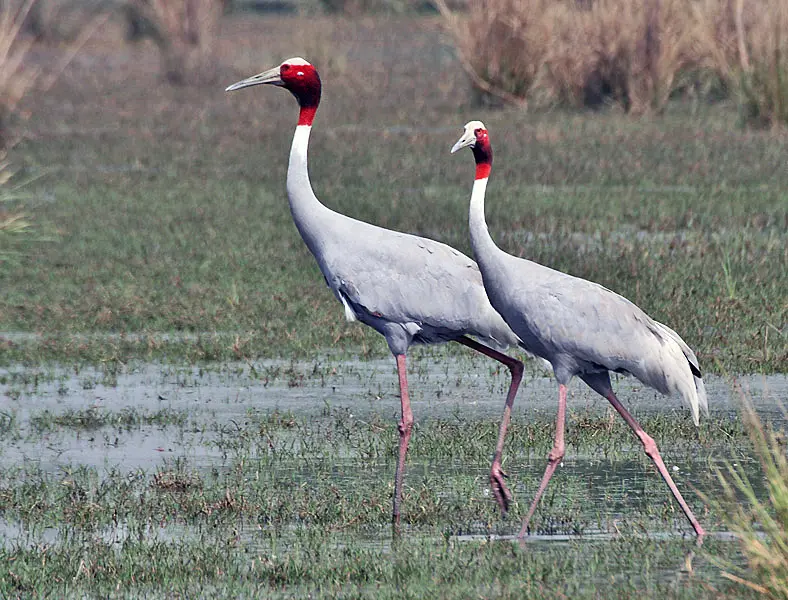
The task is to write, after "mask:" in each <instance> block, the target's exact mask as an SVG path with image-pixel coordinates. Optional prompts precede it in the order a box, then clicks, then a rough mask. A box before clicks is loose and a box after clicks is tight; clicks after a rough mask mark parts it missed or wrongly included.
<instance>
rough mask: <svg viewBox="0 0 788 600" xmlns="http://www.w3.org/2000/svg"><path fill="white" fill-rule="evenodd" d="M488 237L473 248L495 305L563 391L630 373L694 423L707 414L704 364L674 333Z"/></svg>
mask: <svg viewBox="0 0 788 600" xmlns="http://www.w3.org/2000/svg"><path fill="white" fill-rule="evenodd" d="M485 232H486V227H485ZM485 232H480V231H479V230H478V227H477V228H476V231H472V234H471V240H472V246H473V250H474V254H475V255H476V257H477V258H478V260H479V264H480V266H481V271H482V276H483V280H484V285H485V289H486V290H487V294H488V296H489V298H490V302H491V303H492V305H493V307H494V308H495V309H496V310H497V311H498V312H499V313H501V315H503V316H504V319H505V320H506V322H507V323H508V324H509V326H510V327H511V328H512V329H513V330H514V331H515V332H516V333H517V335H518V336H519V338H520V340H521V343H522V346H523V348H525V349H526V350H527V351H529V352H531V353H533V354H536V355H537V356H540V357H542V358H544V359H546V360H547V361H549V362H550V364H551V365H552V366H553V370H554V372H555V376H556V379H557V380H558V382H559V383H563V384H568V383H569V381H570V380H571V379H572V377H573V376H575V375H577V376H579V377H581V378H583V379H584V380H586V381H587V383H589V385H591V386H592V387H594V385H592V384H591V383H590V382H592V381H597V380H598V376H599V375H606V374H607V372H608V371H614V372H617V373H628V374H631V375H634V376H635V377H637V378H638V379H639V380H640V381H642V382H643V383H645V384H646V385H648V386H650V387H653V388H654V389H656V390H658V391H660V392H662V393H663V394H666V395H673V394H678V395H680V396H681V397H682V398H684V399H685V401H686V402H687V404H688V406H689V407H690V409H691V410H692V412H693V419H694V420H695V422H696V423H697V419H698V407H700V408H702V409H703V410H704V411H706V412H708V405H707V402H706V394H705V391H704V389H703V382H702V380H701V379H700V378H699V377H696V376H695V375H694V373H697V374H700V367H699V365H698V359H697V358H696V356H695V353H694V352H693V351H692V350H691V349H690V348H689V346H687V344H685V343H684V341H683V340H682V339H681V338H680V337H679V335H678V334H677V333H676V332H675V331H673V330H672V329H671V328H670V327H668V326H666V325H663V324H662V323H659V322H657V321H655V320H653V319H652V318H651V317H649V316H648V315H647V314H646V313H645V312H643V311H642V310H641V309H640V308H638V307H637V306H636V305H635V304H633V303H632V302H630V301H629V300H627V299H626V298H624V297H623V296H620V295H618V294H616V293H615V292H612V291H610V290H608V289H607V288H605V287H603V286H601V285H599V284H596V283H593V282H591V281H587V280H585V279H580V278H578V277H573V276H571V275H567V274H566V273H561V272H560V271H555V270H553V269H550V268H549V267H545V266H543V265H540V264H538V263H535V262H532V261H529V260H526V259H522V258H517V257H514V256H512V255H510V254H507V253H505V252H503V251H502V250H500V249H499V248H497V247H495V245H494V244H491V242H492V240H491V239H489V234H488V235H487V237H488V239H487V240H485V236H484V233H485ZM693 371H694V373H693ZM603 395H604V394H603ZM694 398H697V401H695V400H694Z"/></svg>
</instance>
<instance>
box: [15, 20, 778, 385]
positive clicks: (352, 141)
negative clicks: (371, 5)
mask: <svg viewBox="0 0 788 600" xmlns="http://www.w3.org/2000/svg"><path fill="white" fill-rule="evenodd" d="M273 21H274V23H275V25H276V26H275V27H274V32H273V33H272V35H271V38H270V39H267V43H270V44H271V46H272V47H274V48H277V50H276V52H273V51H270V50H269V51H266V52H256V51H255V50H254V47H255V44H256V42H255V38H254V32H255V31H256V28H255V27H258V28H259V27H260V26H263V24H264V23H263V21H260V23H257V24H255V21H254V19H247V20H243V21H241V20H239V21H232V20H230V21H229V22H228V25H227V26H226V28H225V32H224V35H223V44H224V45H223V46H222V47H221V48H220V50H221V52H220V53H219V54H220V55H221V56H222V57H223V59H222V60H223V61H224V62H225V63H226V67H225V71H226V81H227V82H230V81H233V80H235V79H236V78H237V77H238V76H239V75H248V74H249V73H253V72H256V71H258V70H260V69H262V68H264V67H267V66H269V64H275V62H276V61H278V60H279V57H281V56H287V55H289V54H293V53H300V52H301V51H302V48H301V46H299V48H297V49H296V48H294V47H293V42H292V38H293V37H294V36H295V37H296V38H298V37H299V36H301V37H304V36H305V35H306V34H305V33H303V32H302V31H301V29H300V28H302V27H303V26H304V22H303V21H301V20H298V19H281V18H280V19H278V20H277V19H274V20H273ZM318 21H319V20H318ZM435 23H437V21H434V20H429V19H417V20H414V19H410V20H408V19H400V20H387V19H383V20H380V21H379V22H370V21H365V22H333V21H326V22H323V23H320V22H319V23H317V24H316V25H314V27H315V32H323V33H321V34H320V35H318V34H317V33H315V38H316V39H317V40H318V41H320V42H321V43H322V44H326V45H330V46H329V47H331V48H332V50H331V53H330V54H328V55H327V51H326V48H325V47H324V46H318V47H317V48H313V50H314V53H315V54H316V55H318V64H320V62H319V61H320V60H321V59H322V60H323V62H326V63H327V64H329V65H333V66H329V67H327V68H326V69H324V70H323V75H324V80H325V93H324V97H325V102H324V106H323V107H322V108H321V112H320V113H319V115H318V120H317V123H316V130H315V132H314V135H313V147H312V153H311V160H312V176H313V181H314V185H315V188H316V190H317V193H318V195H319V196H320V197H321V198H322V199H323V200H324V201H325V202H326V204H328V205H329V206H332V207H334V208H336V209H338V210H340V211H342V212H345V213H348V214H351V215H353V216H355V217H358V218H361V219H365V220H369V221H372V222H375V223H377V224H380V225H383V226H386V227H390V228H393V229H399V230H403V231H410V232H415V233H418V234H422V235H426V236H429V237H433V238H436V239H440V240H443V241H446V242H448V243H450V244H453V245H455V246H456V247H458V248H460V249H462V250H464V251H466V252H469V242H468V236H467V204H468V197H469V190H470V182H471V168H472V167H471V165H470V164H469V162H470V159H469V158H468V157H465V156H459V157H457V156H450V155H449V154H448V150H447V149H448V148H449V146H450V145H451V143H452V141H453V140H454V138H455V137H456V135H457V132H458V131H459V128H460V127H461V125H462V124H463V123H464V122H465V121H467V120H468V119H470V118H472V117H475V118H482V119H484V120H485V121H486V122H487V125H488V127H489V128H490V130H491V132H492V135H493V136H494V137H495V143H496V146H495V147H496V170H495V173H494V175H493V182H492V184H491V187H490V191H489V208H488V216H489V222H490V227H491V230H492V231H493V234H494V236H495V237H496V239H498V240H499V242H500V243H501V245H502V246H503V247H504V248H506V249H507V250H509V251H511V252H513V253H515V254H519V255H522V256H528V257H531V258H534V259H536V260H539V261H541V262H543V263H545V264H548V265H551V266H553V267H556V268H559V269H562V270H565V271H567V272H570V273H573V274H575V275H579V276H583V277H587V278H590V279H594V280H596V281H599V282H600V283H602V284H604V285H606V286H607V287H610V288H611V289H614V290H616V291H618V292H620V293H622V294H624V295H625V296H627V297H629V298H630V299H632V300H633V301H635V302H636V303H638V304H639V305H641V306H642V307H643V308H644V309H645V310H646V311H647V312H649V313H650V314H652V315H653V316H654V317H656V318H657V319H659V320H662V321H664V322H666V323H669V324H670V325H671V326H672V327H674V328H675V329H676V330H677V331H679V332H680V333H681V334H682V335H683V336H684V337H685V339H686V340H687V341H688V342H689V343H690V344H691V345H692V346H693V347H694V348H696V349H697V350H698V352H699V356H700V358H701V362H702V364H703V365H704V367H705V368H706V369H711V370H716V371H720V370H722V371H725V370H730V371H744V372H759V371H763V372H784V371H786V370H787V369H788V344H787V343H786V338H785V332H784V322H785V320H786V310H787V307H786V303H785V298H784V293H783V291H784V290H785V289H786V287H788V280H787V279H786V277H788V276H787V275H786V270H785V269H784V268H782V265H783V264H785V258H786V256H785V248H786V246H787V245H788V244H786V237H785V236H786V234H785V232H786V223H788V213H786V206H788V201H786V192H785V190H786V189H788V169H786V168H785V155H786V138H785V137H784V136H781V135H780V134H779V133H777V132H751V131H744V130H740V129H738V128H737V127H736V126H735V125H733V122H734V121H735V109H733V108H726V107H725V106H716V107H713V108H704V107H695V108H693V107H692V106H689V105H677V106H675V107H674V108H673V109H672V112H671V111H669V112H668V114H667V115H666V116H665V117H664V118H662V119H660V120H659V121H653V122H651V121H634V120H630V119H629V118H627V117H625V116H623V115H620V114H616V113H615V112H613V113H607V114H604V113H603V114H592V115H578V114H572V113H560V112H554V113H533V114H526V113H520V112H516V111H490V110H487V109H479V108H473V107H472V106H471V105H470V94H469V93H468V91H467V89H465V87H464V85H465V84H464V79H463V75H462V73H461V70H460V68H459V66H458V65H457V64H456V63H455V62H454V60H453V59H452V58H451V55H450V54H447V53H446V52H445V48H444V47H443V46H442V45H441V43H440V38H439V36H438V35H437V34H436V33H435V31H434V25H435ZM265 26H266V27H270V26H271V25H270V21H269V20H266V21H265ZM310 27H311V25H310ZM406 29H407V33H406V31H405V30H406ZM325 32H328V33H325ZM288 35H289V36H290V37H288ZM405 35H407V36H409V39H411V40H412V44H411V45H409V46H408V47H407V48H403V47H402V45H401V44H400V43H399V40H401V39H402V36H405ZM113 36H114V34H112V33H111V32H110V33H108V34H107V39H97V40H94V41H93V42H91V43H90V44H88V46H87V47H86V49H85V50H83V54H82V55H81V57H82V58H81V59H79V60H77V61H76V62H75V63H74V64H73V65H72V66H71V67H70V71H69V76H68V77H65V78H64V80H63V81H62V82H61V83H59V84H58V85H57V86H56V87H55V88H54V89H53V90H52V92H50V93H49V94H48V95H46V96H44V97H39V98H35V97H33V98H30V99H29V102H30V103H31V105H30V109H31V110H32V111H33V112H34V114H36V115H38V117H37V119H36V121H35V122H31V132H30V134H29V136H28V138H27V139H26V140H25V141H23V142H22V143H20V144H19V146H18V147H17V148H16V149H15V152H14V156H13V160H14V161H15V163H18V164H19V165H24V166H25V169H26V172H27V174H28V175H31V176H40V175H43V176H42V177H39V178H38V179H36V180H35V181H34V182H33V183H31V184H30V185H29V186H27V187H26V191H27V192H28V193H29V194H28V197H31V196H32V199H29V200H27V201H25V202H24V206H23V207H20V208H24V210H25V211H26V214H29V215H34V217H35V219H34V224H35V235H34V236H32V237H34V238H35V240H36V241H30V240H28V241H25V240H16V239H13V238H12V239H5V240H4V241H3V243H4V244H6V245H9V247H8V248H3V249H0V251H1V252H3V253H10V252H12V253H13V255H14V256H15V257H21V258H18V259H17V260H15V261H13V262H9V261H7V262H5V263H3V265H2V286H3V292H4V293H3V295H2V297H0V331H6V332H29V333H35V334H37V337H32V338H31V337H27V338H25V337H24V336H22V337H19V336H16V337H7V338H5V339H4V340H3V342H2V358H0V360H3V361H4V362H9V361H17V360H23V361H28V362H37V361H40V360H47V359H55V360H67V361H68V360H72V359H73V360H88V361H99V360H101V361H106V360H114V359H116V360H120V361H126V360H128V359H130V358H134V357H142V358H154V359H162V358H165V359H181V358H187V359H189V360H194V359H238V358H248V357H258V356H308V355H312V354H314V353H315V352H318V351H320V350H321V349H324V348H327V347H331V348H335V349H339V350H342V351H346V352H349V353H352V354H359V353H361V354H369V353H372V354H375V355H379V354H383V353H384V352H385V347H384V344H383V342H382V340H380V339H379V337H378V336H377V335H376V334H374V333H373V332H371V331H368V330H367V329H365V328H363V327H362V326H360V325H357V324H355V325H347V324H345V323H344V322H343V320H342V315H341V310H339V308H338V305H337V304H336V301H335V300H334V299H333V297H332V296H331V295H330V293H329V291H328V289H327V288H326V287H325V286H324V284H323V281H322V277H321V276H320V274H319V271H318V269H317V267H316V265H315V264H314V261H313V259H312V258H311V256H310V255H309V254H308V252H307V250H306V248H305V247H304V246H303V243H302V242H301V240H300V239H299V238H298V235H297V232H296V230H295V227H294V226H293V225H292V222H291V218H290V215H289V210H288V207H287V202H286V197H285V194H284V189H283V188H284V177H285V169H286V160H287V152H288V148H289V142H290V136H291V135H292V128H293V123H294V119H295V112H296V107H295V106H294V103H293V101H292V98H290V97H289V95H287V94H285V93H283V92H281V91H280V90H275V89H255V90H253V91H249V92H248V93H243V94H239V95H236V96H233V97H228V96H227V95H225V94H224V93H223V92H222V86H221V85H217V86H216V87H193V88H188V87H187V88H172V87H168V86H165V85H163V84H162V83H161V82H160V81H159V80H158V79H157V77H158V75H157V74H156V73H157V70H156V69H154V68H153V67H154V66H157V65H158V62H157V58H156V53H155V51H154V50H153V49H152V48H149V49H147V50H145V49H141V48H130V47H126V46H118V45H117V42H115V41H114V39H115V38H114V37H113ZM321 36H322V37H321ZM378 38H379V39H380V44H381V49H382V50H381V51H382V54H381V56H380V57H379V58H377V59H370V60H362V58H361V57H360V56H358V57H357V56H356V54H355V53H356V52H360V51H361V49H363V48H365V47H366V46H365V44H368V43H369V42H368V41H367V40H370V39H378ZM347 40H353V42H352V43H348V42H347ZM342 42H345V45H341V43H342ZM335 44H336V45H335ZM304 45H305V46H307V48H306V49H307V50H308V49H309V47H308V46H310V44H307V43H306V42H304ZM311 46H313V47H314V46H315V43H312V44H311ZM91 53H93V54H91ZM98 53H103V54H102V56H107V57H108V58H106V59H105V60H104V62H102V63H101V64H102V65H103V67H102V68H103V69H104V71H101V70H99V71H95V60H94V56H96V55H97V54H98ZM305 53H306V52H305ZM307 54H308V53H307ZM389 54H390V55H389ZM326 55H327V56H328V58H327V57H326ZM420 56H424V57H430V60H429V61H422V60H417V58H418V57H420ZM66 123H67V124H66ZM24 174H25V173H21V174H20V176H23V175H24ZM9 209H10V210H14V209H15V207H9ZM0 255H2V254H1V253H0ZM108 334H116V335H115V336H114V337H113V336H110V337H107V336H108ZM182 334H186V336H185V337H180V338H179V337H178V335H182ZM167 335H171V336H173V337H169V338H167V337H166V336H167Z"/></svg>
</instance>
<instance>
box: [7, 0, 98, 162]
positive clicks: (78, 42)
mask: <svg viewBox="0 0 788 600" xmlns="http://www.w3.org/2000/svg"><path fill="white" fill-rule="evenodd" d="M41 1H43V0H0V150H3V149H6V148H8V147H9V146H10V145H11V144H12V143H13V139H12V137H13V136H12V134H11V133H10V129H9V127H10V126H9V119H10V117H11V115H12V114H13V113H14V111H15V110H16V108H17V105H18V104H19V102H20V101H21V100H22V98H24V96H25V95H26V94H27V93H29V92H30V90H32V89H33V88H34V87H39V88H41V89H43V90H46V89H48V88H49V87H51V86H52V85H53V84H54V82H55V81H56V80H57V78H58V77H59V76H60V74H61V73H62V72H63V70H64V69H65V68H66V66H67V65H68V64H69V63H70V62H71V60H72V59H73V58H74V56H75V55H76V53H77V52H78V51H79V49H80V48H81V47H82V46H83V45H84V43H85V42H86V41H87V40H88V38H89V37H90V36H91V35H92V34H93V32H94V31H95V30H96V28H97V27H99V26H100V25H101V24H102V23H103V22H104V21H105V20H106V18H107V16H108V15H107V14H106V13H101V14H98V15H97V16H95V17H93V18H91V19H89V20H88V22H87V23H86V24H84V26H83V27H82V28H81V30H80V31H79V33H78V34H77V35H76V36H75V38H74V39H73V40H71V41H69V42H68V43H67V44H66V45H65V46H64V48H63V53H62V55H61V58H60V60H59V61H57V63H55V64H54V65H51V66H49V68H46V69H43V68H41V67H40V66H39V65H36V64H33V63H32V61H30V60H29V58H30V56H29V54H30V50H31V48H32V47H33V45H34V44H35V43H36V36H34V35H31V34H29V33H26V31H25V29H26V27H27V23H28V22H29V21H28V19H29V17H30V15H31V11H33V9H34V7H35V6H36V5H37V3H38V2H41Z"/></svg>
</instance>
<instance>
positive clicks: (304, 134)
mask: <svg viewBox="0 0 788 600" xmlns="http://www.w3.org/2000/svg"><path fill="white" fill-rule="evenodd" d="M316 108H317V107H314V108H302V109H301V114H300V116H299V119H298V126H297V127H296V130H295V135H294V136H293V145H292V146H291V147H290V162H289V164H288V167H287V197H288V199H289V200H290V212H291V213H292V215H293V221H295V224H296V227H298V231H299V233H300V234H301V237H302V238H304V241H305V242H306V245H307V246H309V249H310V250H311V251H312V253H313V254H315V252H316V250H317V243H318V235H319V233H320V230H321V222H323V221H324V216H325V214H326V213H327V212H331V211H330V210H329V209H328V208H326V207H325V206H323V205H322V204H321V203H320V201H319V200H318V199H317V197H316V196H315V193H314V192H313V191H312V184H311V183H310V181H309V169H308V165H307V151H308V149H309V134H310V132H311V131H312V118H313V117H314V114H315V110H316Z"/></svg>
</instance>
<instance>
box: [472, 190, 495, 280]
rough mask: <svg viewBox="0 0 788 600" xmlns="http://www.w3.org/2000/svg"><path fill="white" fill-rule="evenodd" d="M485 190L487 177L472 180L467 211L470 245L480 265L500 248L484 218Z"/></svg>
mask: <svg viewBox="0 0 788 600" xmlns="http://www.w3.org/2000/svg"><path fill="white" fill-rule="evenodd" d="M486 191H487V178H486V177H483V178H480V179H475V180H474V181H473V191H472V192H471V208H470V213H469V220H468V221H469V228H470V233H471V247H472V248H473V253H474V255H475V256H476V261H477V262H478V263H479V265H481V266H482V271H484V269H483V267H484V263H485V262H487V261H488V260H489V259H490V258H492V256H493V255H494V254H496V253H498V252H501V250H500V249H499V248H498V246H496V245H495V242H494V241H493V239H492V237H491V236H490V231H489V229H488V228H487V221H486V220H485V218H484V196H485V192H486Z"/></svg>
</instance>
